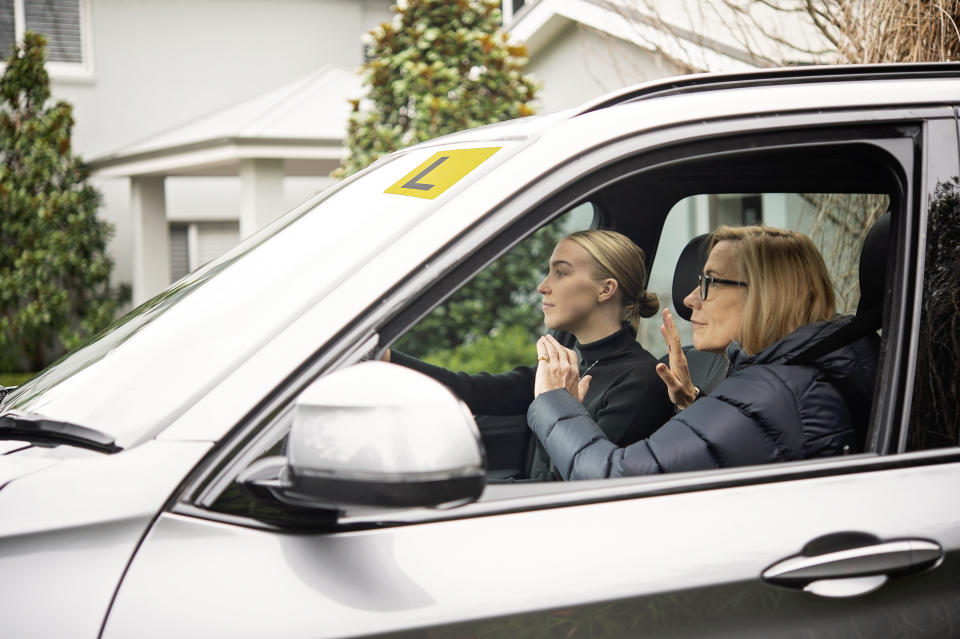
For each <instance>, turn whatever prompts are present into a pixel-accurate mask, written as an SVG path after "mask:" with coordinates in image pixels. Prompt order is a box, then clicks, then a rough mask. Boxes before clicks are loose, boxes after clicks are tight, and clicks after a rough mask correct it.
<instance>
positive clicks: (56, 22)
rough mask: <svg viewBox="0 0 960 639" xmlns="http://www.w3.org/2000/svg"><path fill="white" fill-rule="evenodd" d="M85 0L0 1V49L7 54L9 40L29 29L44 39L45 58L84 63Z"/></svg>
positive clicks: (12, 41) (56, 61) (70, 62)
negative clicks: (45, 47) (44, 37)
mask: <svg viewBox="0 0 960 639" xmlns="http://www.w3.org/2000/svg"><path fill="white" fill-rule="evenodd" d="M85 5H86V2H85V0H0V50H2V54H3V57H6V56H7V55H9V52H10V47H11V45H13V43H15V42H18V41H20V40H21V39H22V38H23V34H24V32H25V31H26V30H27V29H29V30H31V31H34V32H36V33H41V34H43V35H44V36H46V38H47V61H48V62H53V63H66V64H84V63H85V62H86V60H85V55H84V40H83V26H82V25H83V14H84V11H85V9H86V6H85Z"/></svg>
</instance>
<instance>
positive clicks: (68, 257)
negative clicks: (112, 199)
mask: <svg viewBox="0 0 960 639" xmlns="http://www.w3.org/2000/svg"><path fill="white" fill-rule="evenodd" d="M45 45H46V40H45V38H44V37H43V36H40V35H37V34H35V33H32V32H30V31H28V32H27V33H26V34H25V35H24V39H23V43H22V44H18V45H16V46H15V47H14V48H13V52H12V54H11V56H10V57H9V58H8V59H7V61H6V65H7V66H6V70H5V71H4V72H3V77H2V78H0V215H2V216H3V221H2V224H0V370H24V369H26V370H40V369H41V368H43V367H44V366H46V365H47V364H48V363H50V362H51V361H52V360H53V359H54V358H56V357H57V356H59V355H60V354H62V353H63V352H64V351H65V350H67V349H71V348H73V347H75V346H77V345H78V344H79V343H80V342H81V341H82V340H84V339H85V338H87V337H88V336H90V335H92V334H94V333H96V332H98V331H100V330H101V329H102V328H104V327H105V326H107V325H108V324H109V323H110V322H112V321H113V318H114V316H115V314H116V311H117V309H118V308H119V306H120V304H121V303H122V302H123V301H124V300H125V299H126V297H127V295H128V292H127V291H119V290H115V289H113V288H111V287H110V270H111V268H112V266H113V264H112V262H111V260H110V258H109V257H108V256H107V254H106V243H107V239H108V238H109V236H110V233H111V228H110V227H109V225H107V224H106V223H104V222H102V221H100V220H99V219H97V207H98V206H99V203H100V195H99V193H97V191H96V190H95V189H94V188H93V187H92V186H91V185H90V184H88V183H87V170H86V168H85V167H84V165H83V164H82V163H81V161H80V158H79V157H78V156H76V155H74V154H73V153H72V152H71V148H70V135H71V129H72V128H73V114H72V108H71V107H70V105H69V104H67V103H65V102H57V103H56V104H53V105H52V106H47V101H48V99H49V98H50V79H49V77H48V76H47V72H46V70H45V69H44V62H45V60H46V54H45V52H44V47H45Z"/></svg>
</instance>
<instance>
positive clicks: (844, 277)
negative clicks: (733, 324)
mask: <svg viewBox="0 0 960 639" xmlns="http://www.w3.org/2000/svg"><path fill="white" fill-rule="evenodd" d="M889 208H890V195H888V194H885V193H769V192H768V193H701V194H697V195H690V196H687V197H684V198H683V199H681V200H680V201H679V202H677V203H676V204H675V205H674V206H673V207H672V208H671V209H670V212H669V213H668V214H667V217H666V220H665V221H664V225H663V232H662V233H661V237H660V243H659V245H658V246H657V253H656V255H657V257H656V260H655V261H654V263H653V265H652V268H651V269H650V282H649V285H648V288H649V290H650V291H652V292H654V293H656V295H657V297H658V298H659V299H660V303H661V306H662V307H663V308H671V309H673V308H675V306H674V305H675V304H676V305H680V304H683V300H674V299H673V290H672V288H673V273H674V268H675V267H676V263H677V259H678V258H679V256H680V252H681V251H682V250H683V248H684V246H686V244H687V242H689V241H690V240H691V239H693V238H694V237H696V236H698V235H700V234H702V233H708V232H710V231H711V230H713V229H715V228H717V227H718V226H720V225H728V226H742V225H748V224H765V225H767V226H773V227H777V228H783V229H790V230H794V231H800V232H802V233H806V234H807V235H809V236H810V237H811V238H812V239H813V241H814V244H816V245H817V248H819V249H820V252H821V253H822V254H823V256H824V260H825V261H826V263H827V269H828V270H829V272H830V279H831V280H832V281H833V284H834V292H835V294H836V300H837V312H838V313H841V314H852V313H854V312H855V311H856V308H857V302H858V301H859V297H860V291H859V281H858V277H857V267H858V264H859V258H860V247H861V246H862V245H863V240H864V237H865V236H866V233H867V231H868V230H869V229H870V226H871V225H872V224H873V223H874V222H875V221H876V220H877V219H878V218H879V217H880V216H881V215H883V214H884V213H886V212H887V211H888V210H889ZM691 290H692V287H691ZM661 323H662V319H661V318H660V316H659V315H657V316H654V317H650V318H646V319H644V320H642V321H641V328H640V332H639V335H638V339H639V340H640V341H641V342H642V343H643V344H644V345H645V346H646V347H647V349H648V350H650V351H651V352H652V353H654V354H655V355H656V356H657V357H662V356H663V355H665V354H666V346H665V344H664V342H663V339H662V337H661V336H660V324H661ZM677 328H678V330H679V332H680V337H681V340H682V341H683V343H684V344H691V343H692V339H693V336H692V330H691V329H692V325H691V324H690V322H687V321H680V322H679V323H678V326H677Z"/></svg>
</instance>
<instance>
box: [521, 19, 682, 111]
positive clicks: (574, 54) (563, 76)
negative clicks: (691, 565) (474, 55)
mask: <svg viewBox="0 0 960 639" xmlns="http://www.w3.org/2000/svg"><path fill="white" fill-rule="evenodd" d="M564 22H566V24H565V26H564V27H563V28H562V29H561V30H560V31H559V33H558V34H557V35H556V36H555V37H554V38H553V39H551V41H550V42H549V44H547V45H546V46H544V47H543V48H541V49H539V50H537V51H536V52H535V54H534V55H533V56H531V60H530V64H529V65H528V67H527V69H528V71H529V72H530V73H532V74H533V75H534V76H535V77H536V79H537V81H538V82H540V84H541V85H542V86H543V88H542V89H541V91H540V93H539V96H540V99H539V105H540V109H539V110H540V112H543V113H549V112H552V111H559V110H561V109H566V108H569V107H573V106H577V105H578V104H582V103H583V102H586V101H587V100H590V99H591V98H595V97H597V96H601V95H603V94H605V93H609V92H611V91H616V90H617V89H622V88H623V87H628V86H630V85H633V84H640V83H641V82H648V81H650V80H655V79H657V78H662V77H665V76H669V75H675V74H676V73H677V71H676V69H674V68H673V67H672V66H671V65H670V64H669V62H667V61H665V60H663V58H662V57H661V56H659V55H657V54H655V53H653V52H651V51H647V50H645V49H642V48H640V47H638V46H636V45H634V44H631V43H628V42H625V41H623V40H621V39H619V38H616V37H613V36H611V35H608V34H605V33H603V32H599V31H595V30H593V29H590V28H589V27H585V26H583V25H581V24H578V23H575V22H572V21H567V20H565V21H564Z"/></svg>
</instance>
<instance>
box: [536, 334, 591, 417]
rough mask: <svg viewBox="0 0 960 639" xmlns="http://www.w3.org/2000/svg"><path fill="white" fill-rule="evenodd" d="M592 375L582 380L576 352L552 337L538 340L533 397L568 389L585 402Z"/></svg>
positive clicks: (578, 399)
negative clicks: (559, 389) (558, 389)
mask: <svg viewBox="0 0 960 639" xmlns="http://www.w3.org/2000/svg"><path fill="white" fill-rule="evenodd" d="M591 379H593V378H592V377H591V376H590V375H584V376H583V379H580V364H579V361H578V358H577V354H576V352H574V351H572V350H570V349H569V348H565V347H564V346H562V345H561V344H560V342H558V341H557V340H556V339H555V338H554V337H553V336H552V335H544V336H543V337H541V338H540V339H539V340H537V375H536V378H535V380H534V384H533V396H534V397H537V396H539V395H540V393H546V392H547V391H551V390H555V389H557V388H565V389H567V390H568V391H569V392H570V394H571V395H573V396H574V397H576V398H577V401H581V402H582V401H583V398H584V397H585V396H586V394H587V389H588V388H589V387H590V380H591Z"/></svg>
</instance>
